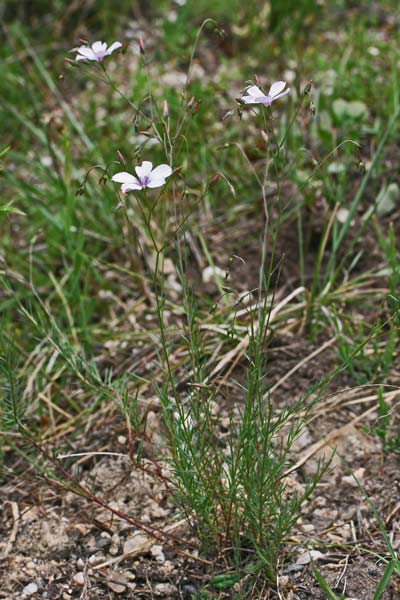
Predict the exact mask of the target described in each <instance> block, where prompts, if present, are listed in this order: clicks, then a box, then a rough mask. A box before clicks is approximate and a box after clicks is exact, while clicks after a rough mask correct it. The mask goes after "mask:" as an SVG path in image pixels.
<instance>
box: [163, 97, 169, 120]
mask: <svg viewBox="0 0 400 600" xmlns="http://www.w3.org/2000/svg"><path fill="white" fill-rule="evenodd" d="M162 114H163V117H169V106H168V102H167V101H166V100H164V102H163V107H162Z"/></svg>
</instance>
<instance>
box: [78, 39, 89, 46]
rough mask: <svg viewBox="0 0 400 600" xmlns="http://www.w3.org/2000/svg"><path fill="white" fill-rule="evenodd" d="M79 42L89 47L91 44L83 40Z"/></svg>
mask: <svg viewBox="0 0 400 600" xmlns="http://www.w3.org/2000/svg"><path fill="white" fill-rule="evenodd" d="M79 41H80V43H81V44H85V45H86V46H88V45H89V42H88V41H87V40H84V39H83V38H79Z"/></svg>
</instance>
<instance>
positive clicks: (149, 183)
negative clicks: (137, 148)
mask: <svg viewBox="0 0 400 600" xmlns="http://www.w3.org/2000/svg"><path fill="white" fill-rule="evenodd" d="M135 171H136V175H137V177H135V175H131V174H130V173H127V172H126V171H121V173H116V174H115V175H113V177H112V178H111V179H112V181H116V182H117V183H121V184H122V185H121V191H122V192H123V193H124V194H127V193H128V192H130V191H132V190H143V189H144V188H157V187H161V186H162V185H164V183H165V180H166V178H167V177H169V176H170V175H171V174H172V169H171V167H170V166H169V165H159V166H158V167H156V168H155V169H153V163H151V162H149V161H148V160H144V161H143V162H142V164H141V165H140V167H135Z"/></svg>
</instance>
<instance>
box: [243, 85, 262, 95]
mask: <svg viewBox="0 0 400 600" xmlns="http://www.w3.org/2000/svg"><path fill="white" fill-rule="evenodd" d="M246 91H247V93H248V94H249V95H250V96H256V97H258V98H259V97H260V96H265V94H264V92H262V91H261V90H260V88H259V87H257V86H256V85H252V86H251V87H249V88H248V89H247V90H246Z"/></svg>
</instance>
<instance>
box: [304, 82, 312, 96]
mask: <svg viewBox="0 0 400 600" xmlns="http://www.w3.org/2000/svg"><path fill="white" fill-rule="evenodd" d="M312 86H313V82H312V79H310V81H308V82H307V85H306V87H305V88H304V92H303V93H304V95H305V96H308V94H309V93H310V92H311V88H312Z"/></svg>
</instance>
